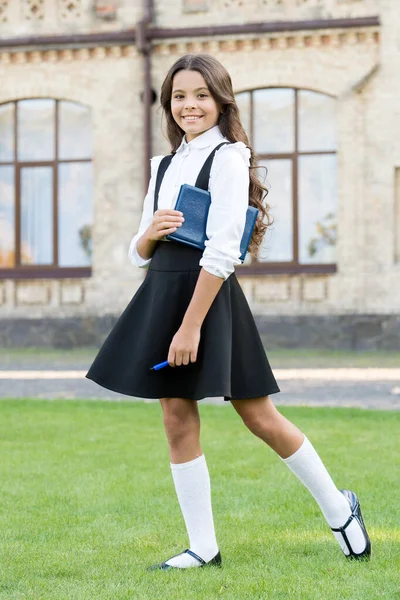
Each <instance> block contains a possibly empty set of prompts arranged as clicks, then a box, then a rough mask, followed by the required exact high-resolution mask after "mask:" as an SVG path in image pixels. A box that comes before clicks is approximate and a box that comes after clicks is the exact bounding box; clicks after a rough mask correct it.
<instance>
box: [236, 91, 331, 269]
mask: <svg viewBox="0 0 400 600" xmlns="http://www.w3.org/2000/svg"><path fill="white" fill-rule="evenodd" d="M267 89H274V90H275V89H286V90H293V91H294V111H293V113H294V115H293V116H294V151H293V152H283V153H272V154H261V153H257V156H258V158H259V160H274V159H276V160H279V159H286V160H290V161H291V162H292V177H293V179H292V211H293V248H292V250H293V260H292V261H286V262H284V261H281V262H261V261H258V260H257V259H254V258H253V257H251V263H249V264H242V265H239V266H238V267H237V269H238V273H240V275H251V276H252V275H266V274H301V273H336V272H337V263H320V264H318V263H313V264H308V265H304V264H300V263H299V201H298V191H299V157H301V156H310V155H311V156H317V155H328V154H329V155H332V154H334V155H336V156H337V149H336V150H331V151H328V150H320V151H299V92H302V91H306V92H314V93H316V94H321V95H323V96H327V97H329V98H333V99H336V97H335V96H334V95H333V94H327V93H325V92H321V91H320V90H315V89H311V88H303V87H302V88H298V87H290V86H286V85H279V86H276V85H274V86H266V87H262V88H251V89H245V90H240V91H239V92H236V93H235V96H238V95H239V94H246V93H248V94H250V131H249V132H247V133H248V137H249V142H250V145H251V146H252V147H253V140H254V92H257V91H259V90H267ZM266 201H267V202H268V195H267V197H266Z"/></svg>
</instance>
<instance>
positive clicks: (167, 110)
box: [160, 54, 272, 257]
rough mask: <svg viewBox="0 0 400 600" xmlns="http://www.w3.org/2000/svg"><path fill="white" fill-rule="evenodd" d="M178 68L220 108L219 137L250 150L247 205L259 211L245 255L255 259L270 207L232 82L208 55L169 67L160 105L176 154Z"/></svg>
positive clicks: (178, 142) (185, 58) (179, 139)
mask: <svg viewBox="0 0 400 600" xmlns="http://www.w3.org/2000/svg"><path fill="white" fill-rule="evenodd" d="M182 69H185V70H188V71H198V72H199V73H200V74H201V75H202V76H203V78H204V80H205V82H206V84H207V87H208V89H209V90H210V93H211V95H212V96H213V98H214V100H215V101H216V102H217V104H219V105H220V106H221V112H222V114H220V116H219V120H218V126H219V128H220V130H221V133H222V135H223V136H224V137H225V138H227V139H228V140H229V141H230V142H243V143H244V144H245V145H246V146H247V147H248V148H249V150H250V152H251V157H250V185H249V204H250V205H251V206H255V207H256V208H258V209H259V214H258V219H257V222H256V225H255V227H254V232H253V235H252V238H251V241H250V244H249V253H250V254H251V255H252V256H254V257H257V256H258V252H259V249H260V246H261V243H262V240H263V237H264V235H265V232H266V230H267V228H268V227H269V226H270V225H271V224H272V218H271V215H270V213H269V209H270V206H269V205H268V204H267V203H266V202H264V198H265V197H266V196H267V194H268V190H267V188H266V187H264V186H263V185H262V184H261V183H260V181H259V179H258V177H257V174H256V173H255V169H256V168H258V167H257V164H256V163H257V159H258V156H257V155H256V154H255V152H254V150H253V149H252V148H251V146H250V144H249V140H248V137H247V135H246V132H245V130H244V129H243V125H242V123H241V121H240V116H239V108H238V106H237V104H236V101H235V96H234V93H233V89H232V80H231V77H230V75H229V73H228V71H227V70H226V69H225V67H224V66H223V65H222V64H221V63H220V62H219V61H218V60H217V59H216V58H214V57H213V56H210V55H209V54H185V55H184V56H182V57H181V58H179V59H178V60H177V61H176V62H175V63H174V64H173V65H172V67H171V68H170V70H169V72H168V74H167V76H166V77H165V79H164V82H163V84H162V86H161V98H160V102H161V106H162V109H163V111H164V114H165V117H166V123H167V136H168V139H169V141H170V144H171V146H172V152H176V150H177V149H178V148H179V146H180V145H181V143H182V136H183V135H184V133H185V132H184V131H183V129H182V128H181V127H179V125H178V124H177V122H176V121H175V120H174V118H173V116H172V111H171V97H172V84H173V79H174V76H175V75H176V73H177V72H178V71H181V70H182Z"/></svg>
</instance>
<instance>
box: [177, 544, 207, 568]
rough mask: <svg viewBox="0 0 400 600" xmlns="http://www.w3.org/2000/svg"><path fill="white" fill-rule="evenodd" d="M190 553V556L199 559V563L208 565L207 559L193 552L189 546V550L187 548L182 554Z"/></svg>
mask: <svg viewBox="0 0 400 600" xmlns="http://www.w3.org/2000/svg"><path fill="white" fill-rule="evenodd" d="M185 553H186V554H189V555H190V556H193V558H195V559H196V560H198V561H199V563H200V564H201V565H206V564H207V563H206V561H205V560H203V559H202V558H201V557H200V556H198V555H197V554H195V553H194V552H192V551H191V550H189V548H188V549H187V550H185V552H182V554H185Z"/></svg>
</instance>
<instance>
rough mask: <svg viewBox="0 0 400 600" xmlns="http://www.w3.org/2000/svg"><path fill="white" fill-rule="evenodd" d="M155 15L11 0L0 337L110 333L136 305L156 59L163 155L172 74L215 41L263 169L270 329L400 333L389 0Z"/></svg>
mask: <svg viewBox="0 0 400 600" xmlns="http://www.w3.org/2000/svg"><path fill="white" fill-rule="evenodd" d="M147 8H148V7H147ZM145 16H146V2H144V3H143V6H142V5H141V3H139V2H136V1H135V2H132V1H130V0H119V1H116V0H107V1H106V0H104V1H103V0H97V1H96V0H68V1H67V0H12V1H11V0H1V1H0V36H1V37H0V81H1V86H0V342H1V344H2V345H6V346H11V345H13V344H17V345H21V344H28V345H38V344H40V343H43V344H54V345H60V346H62V345H64V346H68V345H73V344H78V343H82V344H83V343H98V342H99V341H100V339H101V338H102V337H103V336H104V334H105V332H106V331H107V329H108V328H109V327H110V325H111V323H112V322H113V320H114V319H115V318H116V316H117V315H118V314H119V313H120V312H121V310H122V309H123V308H124V307H125V305H126V303H127V302H128V301H129V299H130V298H131V296H132V295H133V293H134V292H135V290H136V289H137V288H138V286H139V285H140V283H141V281H142V280H143V277H144V274H145V272H144V271H143V270H141V269H136V268H135V267H133V266H132V265H131V264H130V263H129V261H128V258H127V250H128V245H129V242H130V239H131V237H132V235H133V234H134V233H135V232H136V231H137V228H138V225H139V220H140V215H141V210H142V204H143V198H144V190H145V189H146V187H147V179H146V178H147V172H148V171H147V172H146V167H145V166H144V165H145V163H146V160H147V159H146V156H145V150H144V147H145V139H144V138H145V131H144V127H145V125H144V123H145V116H144V114H145V106H144V103H143V94H144V89H145V77H144V61H145V60H146V57H147V60H149V64H150V65H151V87H152V89H153V90H154V91H155V92H156V97H157V99H156V102H155V103H154V104H153V105H152V107H151V109H150V112H151V155H157V154H166V153H168V152H169V145H168V142H167V139H166V136H165V134H163V133H162V126H163V124H162V122H161V115H160V111H159V109H158V98H159V90H160V86H161V83H162V80H163V78H164V76H165V74H166V72H167V70H168V68H169V67H170V66H171V64H172V63H173V62H174V61H175V60H176V59H177V58H178V57H179V56H181V55H182V54H185V53H189V52H190V53H200V52H205V53H210V54H212V55H214V56H216V57H217V58H218V59H219V60H220V61H221V62H222V63H223V64H224V65H225V66H226V68H227V69H228V70H229V72H230V73H231V76H232V80H233V85H234V89H235V93H236V94H237V98H238V103H239V106H240V108H241V113H242V116H243V121H244V123H245V125H246V127H247V130H248V133H249V134H251V135H250V137H251V143H252V145H253V146H254V145H256V146H257V147H256V151H257V153H258V154H260V155H261V156H262V159H261V164H265V165H266V166H267V167H268V176H267V185H268V187H269V188H270V192H269V196H268V202H269V203H270V204H271V207H272V213H273V214H274V210H275V211H276V222H275V225H274V228H273V229H272V230H271V232H269V234H268V236H267V238H266V244H265V257H264V258H263V259H262V260H261V261H260V262H259V264H248V263H246V264H245V265H243V267H241V268H239V269H237V274H238V277H239V280H240V283H241V285H242V288H243V290H244V292H245V294H246V297H247V299H248V301H249V304H250V306H251V308H252V310H253V313H254V314H255V315H256V317H257V319H258V322H259V325H260V329H261V331H262V332H263V335H265V336H266V337H267V338H268V336H269V339H270V341H271V342H273V343H277V344H280V345H285V346H295V345H299V344H302V343H303V344H306V345H321V346H330V347H338V346H344V347H359V348H367V347H387V348H399V347H400V317H399V315H400V104H399V102H398V98H399V96H400V78H399V75H398V73H399V72H400V34H399V30H400V28H399V25H400V14H399V11H398V2H397V0H301V1H300V0H246V1H243V0H216V1H215V2H214V1H211V0H167V1H165V2H160V1H159V0H156V1H155V3H154V6H153V15H152V22H151V23H150V24H149V23H148V24H147V25H146V26H145V27H144V26H142V25H140V22H142V24H143V18H144V17H145ZM147 16H148V15H147ZM255 22H257V24H258V27H255V26H254V25H255ZM221 23H224V26H221V25H220V24H221ZM226 26H232V27H231V28H230V29H226ZM224 27H225V29H224ZM143 31H144V32H145V35H146V36H147V42H146V43H145V44H144V45H143V43H142V42H140V35H139V33H140V34H141V33H143ZM28 101H29V102H28ZM250 107H252V108H250ZM282 107H283V108H282ZM257 111H258V112H257ZM46 115H47V116H46ZM49 115H50V116H49ZM289 115H290V117H289ZM293 115H297V116H295V117H293ZM293 118H294V120H293V121H291V119H293ZM35 119H36V122H34V121H35ZM46 119H47V120H46ZM50 120H51V123H52V124H51V125H50V124H49V123H50ZM270 123H273V125H270ZM274 123H275V125H274ZM280 132H283V133H282V135H281V134H280ZM283 138H285V140H286V141H285V142H282V139H283ZM46 140H47V141H46ZM269 140H272V141H271V142H270V141H269ZM270 143H271V145H269V144H270ZM46 144H47V150H45V148H44V147H45V146H46ZM285 144H286V145H285ZM313 144H315V145H314V146H313ZM25 148H27V150H26V152H25V154H26V156H24V155H23V152H24V149H25ZM29 148H30V150H29ZM46 152H47V154H46ZM147 162H148V161H147ZM71 163H72V164H71ZM275 167H276V168H275ZM40 169H41V171H40ZM46 169H47V171H46ZM275 174H276V176H275ZM278 174H279V176H278ZM45 182H47V183H45ZM46 186H47V187H46ZM44 187H46V190H47V191H46V192H45V193H43V189H44ZM39 190H40V193H39ZM46 194H47V196H46ZM39 196H40V197H39ZM44 196H46V197H47V200H46V199H43V197H44ZM321 206H322V208H321ZM46 207H47V208H46ZM50 209H51V210H50ZM50 213H51V214H50ZM49 214H50V216H49ZM83 215H85V216H83ZM324 219H325V220H324ZM35 223H36V224H35ZM310 223H312V226H313V228H314V229H312V230H311V229H310V225H309V224H310ZM85 236H86V237H85ZM46 240H47V241H46ZM55 246H57V247H55Z"/></svg>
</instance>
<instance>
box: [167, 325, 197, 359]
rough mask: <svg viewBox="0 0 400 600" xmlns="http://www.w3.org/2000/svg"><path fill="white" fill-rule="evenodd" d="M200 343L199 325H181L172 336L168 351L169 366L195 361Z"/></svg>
mask: <svg viewBox="0 0 400 600" xmlns="http://www.w3.org/2000/svg"><path fill="white" fill-rule="evenodd" d="M199 343H200V327H195V326H190V327H188V326H187V325H181V326H180V328H179V329H178V331H177V332H176V334H175V335H174V337H173V338H172V342H171V345H170V347H169V352H168V362H169V365H170V366H171V367H180V366H181V365H188V364H189V362H192V363H194V362H196V360H197V350H198V347H199Z"/></svg>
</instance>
